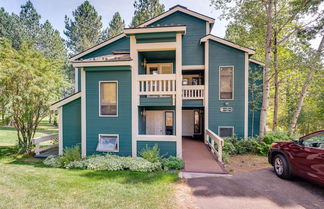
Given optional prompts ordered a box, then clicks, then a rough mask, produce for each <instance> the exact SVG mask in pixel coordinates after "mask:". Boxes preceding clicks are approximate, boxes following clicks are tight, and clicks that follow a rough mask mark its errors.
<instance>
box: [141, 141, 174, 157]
mask: <svg viewBox="0 0 324 209" xmlns="http://www.w3.org/2000/svg"><path fill="white" fill-rule="evenodd" d="M155 144H157V145H158V147H159V149H160V154H161V155H164V157H168V156H170V155H172V156H177V144H176V142H165V141H138V142H137V155H138V156H139V153H140V152H141V151H142V150H143V149H145V147H146V145H147V146H148V147H153V146H154V145H155Z"/></svg>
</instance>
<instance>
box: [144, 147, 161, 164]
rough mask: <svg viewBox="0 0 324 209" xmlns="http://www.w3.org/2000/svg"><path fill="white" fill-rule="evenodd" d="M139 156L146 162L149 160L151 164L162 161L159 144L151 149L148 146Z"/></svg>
mask: <svg viewBox="0 0 324 209" xmlns="http://www.w3.org/2000/svg"><path fill="white" fill-rule="evenodd" d="M139 154H140V156H141V157H143V158H144V159H145V160H148V161H149V162H151V163H157V162H160V161H161V159H162V157H161V155H160V150H159V147H158V145H157V144H155V145H154V146H153V147H149V146H147V145H146V147H145V148H144V149H143V150H142V151H141V152H140V153H139Z"/></svg>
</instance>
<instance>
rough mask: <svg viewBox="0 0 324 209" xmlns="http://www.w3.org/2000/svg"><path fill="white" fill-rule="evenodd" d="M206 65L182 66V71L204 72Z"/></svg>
mask: <svg viewBox="0 0 324 209" xmlns="http://www.w3.org/2000/svg"><path fill="white" fill-rule="evenodd" d="M204 69H205V65H182V70H204Z"/></svg>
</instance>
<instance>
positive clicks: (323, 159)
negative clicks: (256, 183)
mask: <svg viewBox="0 0 324 209" xmlns="http://www.w3.org/2000/svg"><path fill="white" fill-rule="evenodd" d="M268 160H269V163H270V164H271V165H272V166H273V167H274V171H275V173H276V174H277V176H279V177H280V178H283V179H289V178H290V177H291V176H292V175H296V176H300V177H302V178H306V179H309V180H310V181H313V182H316V183H318V184H320V185H322V186H324V130H320V131H316V132H313V133H311V134H308V135H306V136H303V137H301V138H300V139H299V140H296V141H289V142H276V143H273V144H272V145H271V148H270V151H269V154H268Z"/></svg>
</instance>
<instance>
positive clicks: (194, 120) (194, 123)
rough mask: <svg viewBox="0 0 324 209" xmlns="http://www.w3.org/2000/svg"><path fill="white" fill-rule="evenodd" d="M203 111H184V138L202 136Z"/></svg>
mask: <svg viewBox="0 0 324 209" xmlns="http://www.w3.org/2000/svg"><path fill="white" fill-rule="evenodd" d="M202 128H203V110H201V109H183V110H182V136H187V137H188V136H189V137H195V136H202Z"/></svg>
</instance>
